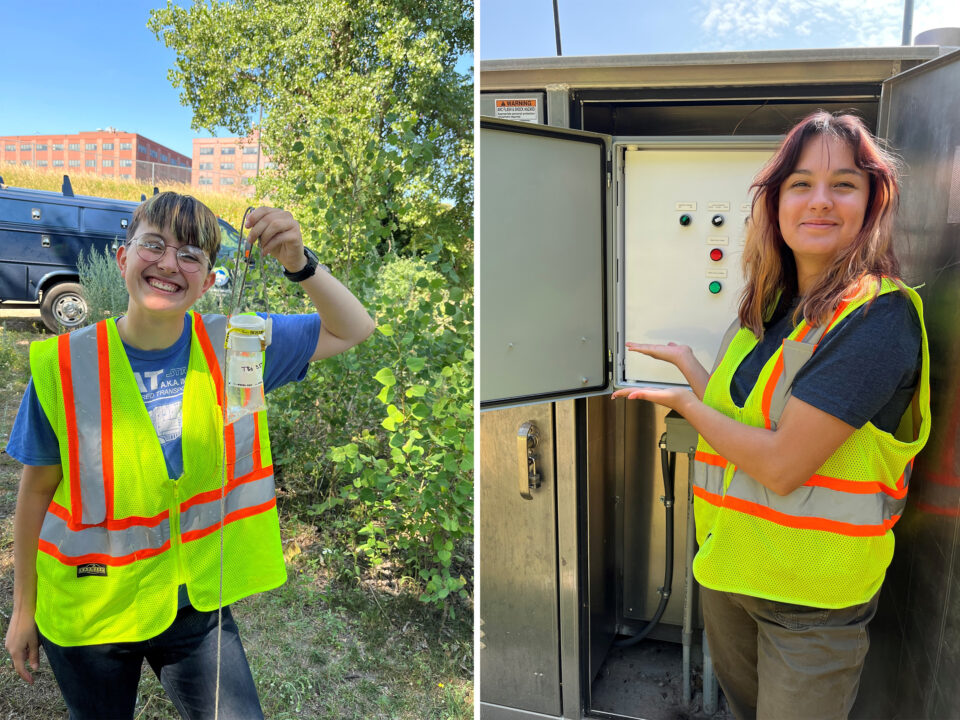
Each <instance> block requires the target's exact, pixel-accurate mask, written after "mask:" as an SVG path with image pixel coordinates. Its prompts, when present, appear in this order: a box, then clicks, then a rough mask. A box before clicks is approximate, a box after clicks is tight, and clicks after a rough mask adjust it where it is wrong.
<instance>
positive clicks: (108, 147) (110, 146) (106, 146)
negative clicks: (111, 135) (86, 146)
mask: <svg viewBox="0 0 960 720" xmlns="http://www.w3.org/2000/svg"><path fill="white" fill-rule="evenodd" d="M102 147H103V149H104V150H113V143H104V144H103V146H102Z"/></svg>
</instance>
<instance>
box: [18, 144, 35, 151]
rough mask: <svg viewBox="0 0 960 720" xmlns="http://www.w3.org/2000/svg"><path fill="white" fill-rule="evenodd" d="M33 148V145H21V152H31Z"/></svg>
mask: <svg viewBox="0 0 960 720" xmlns="http://www.w3.org/2000/svg"><path fill="white" fill-rule="evenodd" d="M32 148H33V145H21V146H20V152H30V150H31V149H32Z"/></svg>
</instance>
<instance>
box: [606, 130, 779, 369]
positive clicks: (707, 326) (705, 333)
mask: <svg viewBox="0 0 960 720" xmlns="http://www.w3.org/2000/svg"><path fill="white" fill-rule="evenodd" d="M772 152H773V151H772V149H742V148H731V149H723V148H717V149H702V148H697V149H693V148H679V149H674V148H669V149H666V148H665V149H657V148H656V147H653V148H649V149H640V148H636V149H632V148H629V147H628V148H627V149H625V150H624V156H623V194H622V197H623V206H622V218H623V235H622V242H623V254H622V257H621V261H622V267H621V277H620V280H621V283H622V285H621V287H622V292H621V297H623V306H622V315H621V323H620V333H619V338H620V347H619V348H617V352H618V353H619V354H620V356H621V357H622V359H623V363H622V365H621V369H622V373H621V376H620V377H618V378H617V382H618V384H628V385H629V384H638V383H648V382H654V383H680V384H684V383H685V382H686V381H685V380H684V378H683V376H682V375H681V374H680V372H679V371H678V370H676V369H675V368H674V367H673V366H672V365H670V364H668V363H665V362H660V361H657V360H653V359H651V358H648V357H646V356H644V355H641V354H639V353H635V352H626V353H625V352H624V347H623V343H625V342H637V343H654V344H666V343H668V342H675V343H678V344H681V345H689V346H690V347H691V348H692V349H693V351H694V354H695V355H696V356H697V359H698V360H699V361H700V362H701V363H702V364H703V366H704V367H706V368H707V369H708V370H709V369H710V368H711V367H712V365H713V361H714V358H715V355H716V352H717V350H718V348H719V346H720V340H721V338H722V337H723V333H724V331H725V330H726V329H727V327H728V326H729V325H730V323H731V322H732V321H733V318H734V317H735V316H736V313H737V304H738V301H739V294H740V290H741V288H742V285H743V276H742V272H741V267H740V263H741V258H742V255H743V246H744V240H745V226H746V222H747V220H748V219H749V217H750V197H751V195H750V185H751V183H752V182H753V179H754V177H755V176H756V174H757V172H758V171H759V170H760V168H761V167H763V165H764V164H765V163H766V162H767V160H769V158H770V156H771V155H772Z"/></svg>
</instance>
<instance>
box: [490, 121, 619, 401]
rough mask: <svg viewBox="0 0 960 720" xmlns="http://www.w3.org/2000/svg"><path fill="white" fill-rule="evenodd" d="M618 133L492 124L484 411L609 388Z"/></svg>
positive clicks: (525, 124) (519, 124)
mask: <svg viewBox="0 0 960 720" xmlns="http://www.w3.org/2000/svg"><path fill="white" fill-rule="evenodd" d="M608 140H609V138H607V137H606V136H604V135H597V134H594V133H585V132H579V131H574V130H561V129H557V128H551V127H545V126H541V125H530V124H527V123H512V122H503V121H496V120H486V119H485V120H482V121H481V123H480V164H479V168H480V188H479V194H478V198H479V203H480V222H479V227H478V231H479V237H480V242H479V248H478V254H479V257H480V286H479V297H478V301H479V306H480V313H479V316H480V338H479V347H480V355H479V370H480V372H479V390H480V402H481V406H482V407H484V408H488V407H494V406H498V405H501V406H502V405H506V404H519V403H523V402H532V401H541V400H554V399H558V398H563V397H572V396H576V395H585V394H588V393H591V392H601V391H603V390H606V389H607V388H608V387H609V382H608V376H609V369H608V356H609V352H608V350H609V348H608V344H607V337H606V334H607V316H608V311H607V292H606V286H607V270H608V268H607V255H606V253H607V225H608V208H607V200H606V193H607V182H608V158H609V151H608V146H609V143H608Z"/></svg>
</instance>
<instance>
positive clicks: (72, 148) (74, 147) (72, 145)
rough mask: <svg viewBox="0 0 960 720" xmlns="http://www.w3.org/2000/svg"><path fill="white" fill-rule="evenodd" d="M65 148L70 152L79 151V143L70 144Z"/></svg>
mask: <svg viewBox="0 0 960 720" xmlns="http://www.w3.org/2000/svg"><path fill="white" fill-rule="evenodd" d="M67 148H68V149H70V150H79V149H80V143H70V144H69V145H68V146H67Z"/></svg>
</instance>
